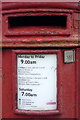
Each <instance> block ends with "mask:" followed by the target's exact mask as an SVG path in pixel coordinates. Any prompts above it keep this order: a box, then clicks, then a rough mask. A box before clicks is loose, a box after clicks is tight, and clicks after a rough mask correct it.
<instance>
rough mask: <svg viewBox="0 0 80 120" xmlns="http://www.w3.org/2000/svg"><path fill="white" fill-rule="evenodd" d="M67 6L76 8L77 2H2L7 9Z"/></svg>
mask: <svg viewBox="0 0 80 120" xmlns="http://www.w3.org/2000/svg"><path fill="white" fill-rule="evenodd" d="M26 7H27V8H30V7H33V8H53V7H54V8H67V9H77V8H79V6H78V2H76V1H74V2H69V1H68V2H67V1H65V2H61V1H60V2H59V1H58V2H50V0H48V2H46V1H43V2H40V1H39V2H36V1H35V2H20V1H19V2H8V3H7V2H3V9H4V10H7V9H16V8H26Z"/></svg>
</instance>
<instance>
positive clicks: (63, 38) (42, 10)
mask: <svg viewBox="0 0 80 120" xmlns="http://www.w3.org/2000/svg"><path fill="white" fill-rule="evenodd" d="M2 7H3V11H2V15H3V21H2V22H3V24H2V25H3V33H2V36H3V38H2V44H1V42H0V47H1V46H2V47H3V51H2V53H3V54H2V67H3V69H2V72H3V77H2V81H3V93H2V97H3V105H2V108H3V118H37V120H39V119H40V118H46V119H47V118H79V117H80V92H79V91H80V74H79V69H80V48H79V47H80V45H79V42H80V41H79V38H78V23H77V20H78V19H77V17H76V16H78V15H79V14H80V13H79V6H78V3H57V2H55V3H54V2H53V3H22V2H21V3H14V2H13V3H7V2H6V3H3V5H2ZM19 8H20V9H19ZM54 14H56V15H58V14H59V15H63V14H64V15H68V20H67V28H66V29H65V30H62V28H61V29H58V28H56V30H55V31H58V33H57V34H56V33H55V34H54V33H53V34H52V33H51V30H52V29H51V28H47V27H46V28H45V29H44V28H43V29H44V32H43V33H42V32H41V28H40V27H38V28H37V32H38V33H37V34H36V33H35V30H36V28H35V27H34V29H33V28H32V27H31V28H29V31H28V33H27V32H26V30H25V28H24V32H23V34H22V32H21V29H18V28H17V29H14V30H10V29H8V20H7V19H8V17H9V16H19V15H20V16H21V15H22V16H23V15H24V16H25V15H43V16H44V15H47V16H49V15H54ZM47 31H49V33H47ZM65 50H75V55H76V56H75V62H73V63H69V64H65V63H64V56H63V53H64V51H65ZM17 53H35V54H36V53H39V54H42V53H48V54H49V53H57V54H58V110H56V111H47V112H46V111H44V112H28V113H27V112H25V111H20V110H17V109H16V105H15V93H16V54H17ZM15 111H16V113H15Z"/></svg>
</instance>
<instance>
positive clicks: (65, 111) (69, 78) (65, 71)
mask: <svg viewBox="0 0 80 120" xmlns="http://www.w3.org/2000/svg"><path fill="white" fill-rule="evenodd" d="M26 51H27V49H26ZM53 51H54V50H53ZM59 57H60V58H61V59H59V65H60V66H61V67H60V68H59V69H60V71H59V75H60V76H59V77H60V84H58V85H59V86H60V88H59V92H60V93H59V94H60V98H59V99H60V101H61V102H60V101H58V102H60V103H59V104H60V105H61V108H60V109H61V114H60V115H55V116H54V115H47V114H46V116H45V117H46V118H51V117H52V118H55V117H57V118H75V117H76V116H75V112H76V111H75V107H76V104H75V103H76V101H75V90H76V88H75V82H76V79H75V77H76V76H75V63H76V62H73V63H69V64H64V61H63V50H61V54H60V56H59ZM12 64H13V65H12ZM14 64H15V61H14V62H13V63H12V51H11V50H7V49H5V50H3V117H4V118H18V117H19V118H26V117H27V118H43V117H44V116H36V115H34V116H33V115H32V116H29V115H28V116H26V115H21V114H20V115H16V114H14V111H13V106H14V104H13V102H12V101H13V94H14V91H13V90H12V84H13V83H12V74H13V67H12V66H14ZM15 66H16V65H15Z"/></svg>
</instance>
